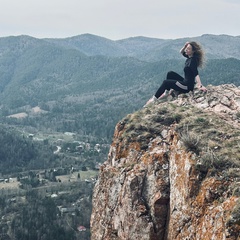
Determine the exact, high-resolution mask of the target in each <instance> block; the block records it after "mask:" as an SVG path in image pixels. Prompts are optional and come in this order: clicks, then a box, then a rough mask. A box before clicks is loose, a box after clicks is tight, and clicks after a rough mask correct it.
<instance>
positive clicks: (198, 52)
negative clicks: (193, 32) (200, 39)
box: [189, 42, 205, 67]
mask: <svg viewBox="0 0 240 240" xmlns="http://www.w3.org/2000/svg"><path fill="white" fill-rule="evenodd" d="M189 44H190V45H191V46H192V50H193V51H194V56H195V57H196V58H197V65H198V67H203V65H204V55H205V53H204V51H203V49H202V47H201V45H200V44H199V43H197V42H189Z"/></svg>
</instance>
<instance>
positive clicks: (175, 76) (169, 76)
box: [167, 71, 184, 81]
mask: <svg viewBox="0 0 240 240" xmlns="http://www.w3.org/2000/svg"><path fill="white" fill-rule="evenodd" d="M167 79H172V80H177V81H183V80H184V78H183V77H182V76H180V75H179V74H178V73H176V72H173V71H170V72H168V73H167Z"/></svg>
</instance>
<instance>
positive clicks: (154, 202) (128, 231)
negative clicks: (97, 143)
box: [91, 85, 240, 240]
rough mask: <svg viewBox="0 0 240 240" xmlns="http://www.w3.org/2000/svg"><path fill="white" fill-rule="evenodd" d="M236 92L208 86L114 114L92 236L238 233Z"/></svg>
mask: <svg viewBox="0 0 240 240" xmlns="http://www.w3.org/2000/svg"><path fill="white" fill-rule="evenodd" d="M223 96H225V97H223ZM239 99H240V89H239V88H236V87H234V86H232V85H230V86H229V85H227V86H220V87H211V86H210V87H209V92H208V93H207V94H200V93H199V95H196V96H194V97H192V96H189V95H187V96H185V97H179V98H178V99H177V100H174V99H172V100H171V101H168V102H164V103H157V104H156V105H153V106H149V107H148V108H146V109H143V110H140V111H138V112H137V113H134V114H132V115H129V116H127V117H126V118H125V119H123V120H122V121H121V122H119V123H118V124H117V126H116V129H115V133H114V138H113V143H112V145H111V148H110V152H109V156H108V159H107V161H106V162H105V163H104V164H103V165H102V167H101V169H100V173H99V178H98V181H97V183H96V185H95V188H94V193H93V211H92V216H91V233H92V238H91V239H92V240H98V239H99V240H100V239H104V240H114V239H119V240H124V239H126V240H127V239H128V240H131V239H132V240H145V239H146V240H175V239H179V240H187V239H189V240H195V239H196V240H221V239H229V240H230V239H231V240H233V239H236V240H237V239H239V234H240V200H239V196H240V180H239V179H240V175H238V174H237V172H238V170H239V167H240V145H239V146H238V143H239V144H240V125H239V122H240V119H238V116H239V115H238V112H240V101H239ZM176 115H177V116H176ZM239 118H240V117H239ZM201 124H202V125H201ZM224 124H225V125H224ZM186 126H187V127H186ZM220 126H222V127H220ZM184 131H185V132H186V134H189V139H190V134H193V133H194V134H195V135H194V136H195V138H193V140H192V141H190V142H187V141H186V140H185V139H184V138H183V134H184ZM193 131H195V132H193ZM195 140H196V143H194V141H195ZM238 140H239V141H238ZM191 144H192V145H193V146H195V148H190V147H191V146H192V145H191ZM230 146H231V148H230ZM220 160H221V161H220ZM233 172H234V174H233Z"/></svg>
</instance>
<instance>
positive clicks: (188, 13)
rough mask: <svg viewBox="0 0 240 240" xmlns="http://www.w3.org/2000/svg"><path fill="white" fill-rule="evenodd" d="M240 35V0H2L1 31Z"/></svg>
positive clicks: (53, 35) (49, 35) (114, 36)
mask: <svg viewBox="0 0 240 240" xmlns="http://www.w3.org/2000/svg"><path fill="white" fill-rule="evenodd" d="M84 33H90V34H94V35H98V36H101V37H105V38H108V39H111V40H119V39H124V38H129V37H135V36H145V37H154V38H164V39H176V38H183V37H195V36H200V35H202V34H227V35H232V36H239V35H240V0H164V1H163V0H0V37H5V36H18V35H29V36H32V37H36V38H65V37H72V36H76V35H80V34H84Z"/></svg>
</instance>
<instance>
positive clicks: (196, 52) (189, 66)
mask: <svg viewBox="0 0 240 240" xmlns="http://www.w3.org/2000/svg"><path fill="white" fill-rule="evenodd" d="M180 53H181V54H182V55H183V56H184V57H186V58H187V60H186V62H185V67H184V78H183V77H182V76H180V75H179V74H177V73H175V72H172V71H171V72H168V74H167V79H166V80H164V81H163V83H162V85H161V86H160V87H159V89H158V90H157V92H156V94H155V95H154V96H153V97H152V98H150V99H149V100H148V102H147V103H146V105H148V104H149V103H151V102H154V101H156V100H157V99H162V98H164V97H166V96H168V95H167V94H166V90H170V89H174V90H176V91H178V92H180V93H187V92H189V91H193V89H194V85H195V83H196V84H197V87H198V88H199V89H200V90H202V91H207V89H206V88H205V87H204V86H203V85H202V83H201V80H200V77H199V74H198V67H202V66H203V58H204V53H203V50H202V48H201V46H200V45H199V44H198V43H196V42H186V43H185V45H184V46H183V47H182V48H181V50H180ZM146 105H145V106H146Z"/></svg>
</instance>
